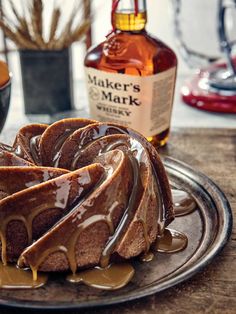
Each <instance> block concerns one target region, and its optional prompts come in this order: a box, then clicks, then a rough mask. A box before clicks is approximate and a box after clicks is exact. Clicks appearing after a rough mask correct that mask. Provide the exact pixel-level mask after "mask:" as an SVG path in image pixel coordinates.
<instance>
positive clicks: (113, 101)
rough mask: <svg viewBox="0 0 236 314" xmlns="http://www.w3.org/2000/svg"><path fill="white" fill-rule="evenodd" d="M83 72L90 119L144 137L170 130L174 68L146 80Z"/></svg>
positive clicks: (88, 70)
mask: <svg viewBox="0 0 236 314" xmlns="http://www.w3.org/2000/svg"><path fill="white" fill-rule="evenodd" d="M85 69H86V80H87V85H88V95H89V104H90V114H91V117H92V118H93V119H96V120H98V121H101V122H108V121H109V122H113V123H114V122H115V123H118V124H121V125H124V126H127V127H130V128H133V129H135V130H137V131H139V132H140V133H142V134H143V135H144V136H146V137H149V136H154V135H156V134H159V133H161V132H163V131H164V130H166V129H167V128H168V127H169V126H170V119H171V112H172V104H173V96H174V86H175V74H176V67H174V68H171V69H169V70H167V71H165V72H162V73H159V74H155V75H151V76H146V77H142V76H132V75H126V74H117V73H115V74H114V73H110V72H105V71H101V70H96V69H93V68H90V67H86V68H85Z"/></svg>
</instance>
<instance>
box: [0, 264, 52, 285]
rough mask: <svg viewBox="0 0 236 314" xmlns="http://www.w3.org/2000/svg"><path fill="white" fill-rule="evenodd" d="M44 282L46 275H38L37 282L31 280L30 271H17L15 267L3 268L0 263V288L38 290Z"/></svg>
mask: <svg viewBox="0 0 236 314" xmlns="http://www.w3.org/2000/svg"><path fill="white" fill-rule="evenodd" d="M46 282H47V275H46V274H39V275H38V278H37V280H33V278H32V274H31V272H30V271H26V270H23V269H19V268H17V267H16V266H15V265H7V266H4V265H3V264H2V263H0V288H4V289H32V288H39V287H41V286H43V285H44V284H45V283H46Z"/></svg>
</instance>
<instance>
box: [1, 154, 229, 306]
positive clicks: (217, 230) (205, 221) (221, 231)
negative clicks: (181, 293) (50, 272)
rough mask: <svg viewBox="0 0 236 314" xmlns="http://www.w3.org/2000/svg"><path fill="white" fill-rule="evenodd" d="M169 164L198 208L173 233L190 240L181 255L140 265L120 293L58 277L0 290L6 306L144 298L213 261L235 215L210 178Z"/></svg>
mask: <svg viewBox="0 0 236 314" xmlns="http://www.w3.org/2000/svg"><path fill="white" fill-rule="evenodd" d="M164 164H165V167H166V170H167V173H168V176H169V179H170V182H171V185H172V186H173V187H175V188H178V189H182V190H185V191H187V192H188V193H190V194H191V195H192V196H193V197H194V199H195V200H196V202H197V204H198V208H197V210H195V211H194V212H193V213H191V214H189V215H187V216H182V217H178V218H176V219H175V221H174V222H173V223H172V224H171V226H170V227H171V228H172V229H176V230H178V231H182V232H184V233H185V234H186V235H187V236H188V240H189V243H188V246H187V248H186V249H185V250H184V251H182V252H179V253H175V254H165V253H157V254H156V258H155V259H154V260H153V261H152V262H150V263H141V262H138V261H135V262H134V267H135V269H136V273H135V276H134V278H133V280H132V281H131V282H130V283H129V284H128V285H127V286H126V287H124V288H122V289H120V290H117V291H101V290H97V289H94V288H90V287H86V286H84V285H78V284H71V283H68V282H66V281H65V280H64V277H59V276H55V277H54V278H51V279H50V280H49V282H48V283H47V284H46V285H45V286H44V287H42V288H40V289H35V290H15V291H14V293H13V292H12V290H4V289H2V290H0V304H2V305H5V306H11V307H20V308H35V309H39V308H40V309H70V308H71V309H72V308H74V309H79V308H89V307H95V306H105V305H109V304H116V303H121V302H126V301H130V300H134V299H138V298H141V297H144V296H148V295H151V294H154V293H156V292H160V291H162V290H165V289H167V288H170V287H172V286H174V285H177V284H179V283H180V282H183V281H185V280H187V279H188V278H190V277H192V276H193V275H195V274H196V273H197V272H199V271H200V270H201V269H202V268H203V267H205V266H206V265H207V264H209V263H210V262H211V260H212V259H213V258H214V257H215V256H216V254H218V253H219V252H220V251H221V249H222V248H223V246H224V245H225V244H226V242H227V241H228V239H229V236H230V234H231V231H232V212H231V209H230V205H229V203H228V201H227V199H226V197H225V195H224V194H223V193H222V191H221V190H220V189H219V188H218V187H217V186H216V185H215V184H214V182H212V181H211V180H210V179H209V178H208V177H206V176H205V175H203V174H201V173H199V172H196V171H195V170H193V169H192V168H190V167H189V166H188V165H186V164H184V163H182V162H180V161H177V160H174V159H172V158H169V157H166V158H165V159H164Z"/></svg>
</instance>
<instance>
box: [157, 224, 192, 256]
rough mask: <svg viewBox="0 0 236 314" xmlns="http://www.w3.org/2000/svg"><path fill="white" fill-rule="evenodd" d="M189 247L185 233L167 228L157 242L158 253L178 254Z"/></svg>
mask: <svg viewBox="0 0 236 314" xmlns="http://www.w3.org/2000/svg"><path fill="white" fill-rule="evenodd" d="M187 245H188V238H187V236H186V235H185V234H184V233H182V232H179V231H176V230H172V229H167V228H166V229H165V230H164V233H163V235H162V236H160V237H159V239H158V241H157V251H158V252H165V253H176V252H179V251H182V250H184V249H185V248H186V247H187Z"/></svg>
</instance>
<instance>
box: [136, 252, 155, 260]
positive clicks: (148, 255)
mask: <svg viewBox="0 0 236 314" xmlns="http://www.w3.org/2000/svg"><path fill="white" fill-rule="evenodd" d="M154 257H155V256H154V254H153V253H152V252H151V251H148V252H147V253H143V254H141V255H140V257H139V260H140V261H141V262H151V261H152V260H153V259H154Z"/></svg>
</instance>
